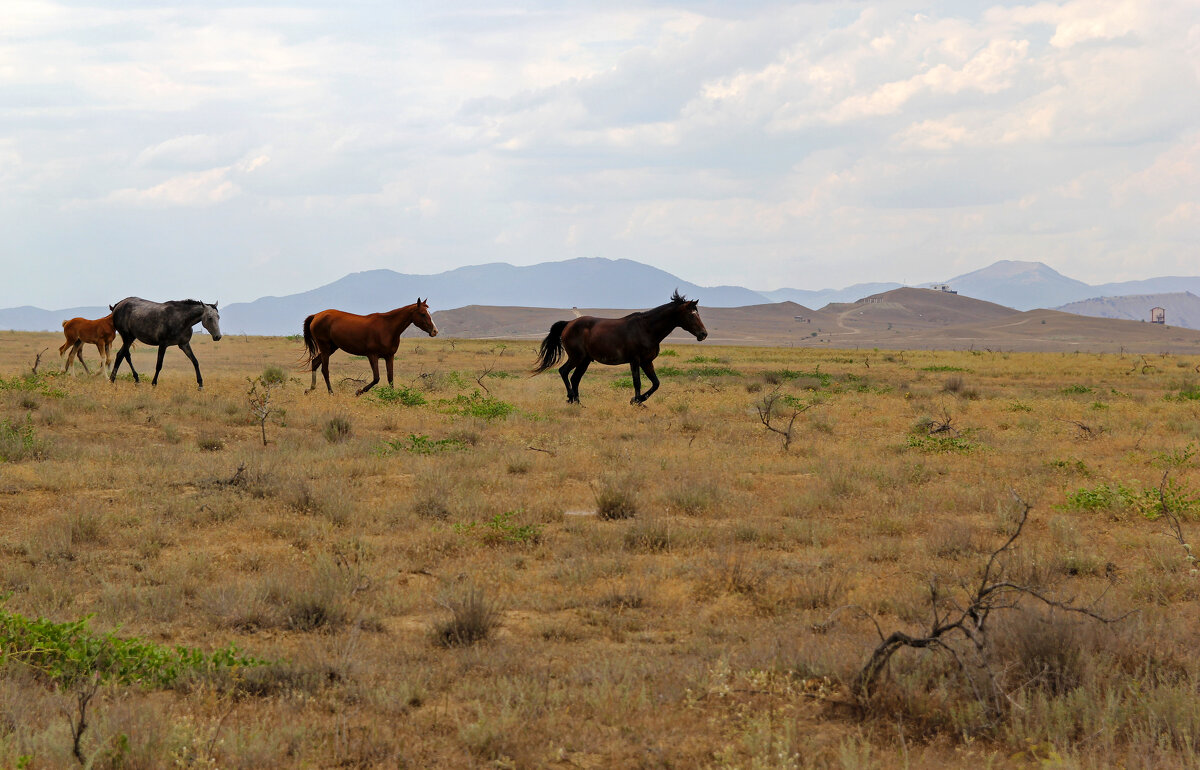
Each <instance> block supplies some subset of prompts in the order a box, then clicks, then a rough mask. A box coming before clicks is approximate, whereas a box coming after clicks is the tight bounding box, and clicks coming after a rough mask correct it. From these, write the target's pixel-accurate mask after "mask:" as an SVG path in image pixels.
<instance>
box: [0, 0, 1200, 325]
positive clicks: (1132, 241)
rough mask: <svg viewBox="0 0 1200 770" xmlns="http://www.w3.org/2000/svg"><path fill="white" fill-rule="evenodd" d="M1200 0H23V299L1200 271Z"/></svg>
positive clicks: (14, 129) (5, 39)
mask: <svg viewBox="0 0 1200 770" xmlns="http://www.w3.org/2000/svg"><path fill="white" fill-rule="evenodd" d="M1198 243H1200V2H1197V0H1154V2H1150V1H1149V0H1128V1H1125V2H1123V1H1122V0H1100V1H1096V2H1092V1H1091V0H1079V1H1073V2H1039V3H1033V4H1015V3H1012V4H1009V3H972V2H958V1H956V2H948V1H947V2H926V3H904V2H872V3H849V2H845V3H843V2H812V3H769V2H749V1H747V0H741V1H740V2H737V3H732V2H717V1H716V0H712V1H711V2H682V1H679V2H668V1H663V2H657V3H655V2H621V1H620V0H608V1H606V2H569V1H565V2H564V1H563V0H559V1H557V2H544V3H539V2H525V3H521V4H519V5H514V6H501V5H499V4H497V3H494V2H449V1H448V0H436V1H430V2H423V1H422V2H412V1H409V0H406V1H405V2H384V1H382V0H381V2H357V1H355V0H349V1H347V0H337V1H336V2H333V1H330V2H326V1H325V0H296V1H295V2H276V1H274V0H262V1H261V2H257V3H253V4H249V3H242V2H238V1H237V0H223V1H222V2H215V1H214V2H205V3H179V2H175V3H157V2H150V1H148V0H147V1H144V2H139V1H136V0H111V1H110V2H107V3H103V4H99V3H82V2H51V1H48V0H3V3H2V4H0V263H2V264H3V266H4V275H3V278H2V279H0V307H11V306H16V305H24V304H31V305H37V306H40V307H44V308H62V307H69V306H74V305H97V304H101V303H109V302H113V301H115V300H117V299H120V298H121V297H124V296H127V295H130V294H137V295H141V296H145V297H148V298H152V299H170V298H182V297H185V296H193V297H198V298H201V299H204V300H206V301H212V300H214V299H216V300H219V301H221V302H224V303H229V302H234V301H244V300H250V299H254V298H257V297H260V296H263V295H283V294H291V293H294V292H297V291H303V290H307V289H310V288H314V287H316V286H318V285H321V284H324V283H328V282H329V281H332V280H336V279H337V278H339V277H341V276H342V275H344V274H346V273H348V272H352V271H358V270H366V269H372V268H380V267H384V268H390V269H393V270H397V271H400V272H410V273H435V272H440V271H442V270H447V269H451V268H454V267H459V266H462V265H468V264H479V263H484V262H511V263H514V264H532V263H535V262H544V261H555V260H561V259H568V258H572V257H609V258H621V257H625V258H629V259H635V260H638V261H641V262H645V263H648V264H651V265H654V266H656V267H659V268H662V269H665V270H669V271H671V272H674V273H676V274H678V275H679V276H681V277H683V278H686V279H688V280H690V281H693V282H696V283H699V284H704V285H712V284H719V283H732V284H740V285H744V286H749V287H750V288H757V289H773V288H780V287H785V286H786V287H796V288H809V289H817V288H825V287H842V286H845V285H848V284H852V283H856V282H860V281H869V280H879V281H903V282H907V283H918V282H922V281H931V280H942V279H946V278H949V277H951V276H954V275H957V274H960V273H964V272H968V271H970V270H974V269H977V268H980V267H984V266H986V265H988V264H990V263H991V262H993V261H995V260H998V259H1025V260H1040V261H1044V262H1046V263H1047V264H1049V265H1050V266H1051V267H1054V268H1055V269H1057V270H1059V271H1060V272H1063V273H1065V274H1067V275H1070V276H1072V277H1075V278H1079V279H1082V280H1085V281H1088V282H1090V283H1100V282H1105V281H1112V280H1124V279H1132V278H1141V277H1149V276H1153V275H1168V274H1188V275H1196V274H1200V249H1198V246H1197V244H1198Z"/></svg>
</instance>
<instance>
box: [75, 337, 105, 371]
mask: <svg viewBox="0 0 1200 770" xmlns="http://www.w3.org/2000/svg"><path fill="white" fill-rule="evenodd" d="M93 344H94V345H95V346H96V354H97V355H99V356H100V366H101V367H103V366H104V343H103V342H95V343H93ZM79 362H80V363H83V359H82V358H81V359H79ZM85 368H86V367H85ZM99 373H100V370H99V369H97V370H96V374H99Z"/></svg>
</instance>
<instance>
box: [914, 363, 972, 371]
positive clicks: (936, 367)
mask: <svg viewBox="0 0 1200 770" xmlns="http://www.w3.org/2000/svg"><path fill="white" fill-rule="evenodd" d="M921 371H923V372H969V371H970V369H964V368H962V367H961V366H950V365H948V364H934V365H932V366H922V367H921Z"/></svg>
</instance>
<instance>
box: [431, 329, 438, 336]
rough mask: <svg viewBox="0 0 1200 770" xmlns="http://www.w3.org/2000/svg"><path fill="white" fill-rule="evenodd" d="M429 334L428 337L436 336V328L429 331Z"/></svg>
mask: <svg viewBox="0 0 1200 770" xmlns="http://www.w3.org/2000/svg"><path fill="white" fill-rule="evenodd" d="M429 336H430V337H436V336H437V329H434V330H433V331H431V332H429Z"/></svg>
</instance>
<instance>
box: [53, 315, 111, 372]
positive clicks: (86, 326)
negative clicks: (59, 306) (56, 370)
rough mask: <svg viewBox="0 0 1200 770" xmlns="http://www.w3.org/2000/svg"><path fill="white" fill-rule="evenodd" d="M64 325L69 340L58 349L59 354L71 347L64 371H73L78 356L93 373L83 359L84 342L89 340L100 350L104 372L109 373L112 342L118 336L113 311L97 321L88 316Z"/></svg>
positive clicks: (86, 370)
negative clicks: (72, 365)
mask: <svg viewBox="0 0 1200 770" xmlns="http://www.w3.org/2000/svg"><path fill="white" fill-rule="evenodd" d="M62 326H63V334H64V335H65V336H66V338H67V341H66V342H64V343H63V345H62V347H60V348H59V349H58V354H59V355H60V356H61V355H62V354H63V353H66V352H67V348H70V349H71V354H70V355H68V356H67V365H66V366H65V367H64V368H63V371H64V372H69V371H71V364H72V362H73V361H74V359H76V358H78V359H79V363H80V364H81V365H82V366H83V370H84V371H85V372H87V373H88V374H91V372H90V371H88V368H87V362H86V361H84V360H83V344H84V343H85V342H87V343H91V344H92V345H95V346H96V350H98V351H100V364H101V365H102V366H103V367H104V373H105V374H108V370H109V368H110V367H111V366H112V344H113V340H115V339H116V338H117V327H116V326H113V317H112V313H109V314H108V315H106V316H104V317H103V318H97V319H96V320H95V321H92V320H90V319H87V318H72V319H71V320H70V321H63V322H62Z"/></svg>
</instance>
